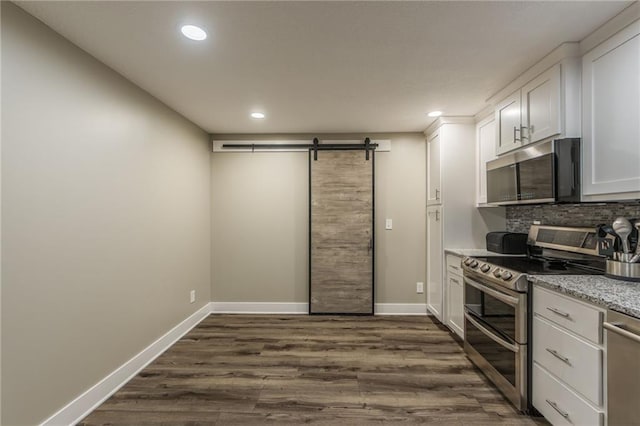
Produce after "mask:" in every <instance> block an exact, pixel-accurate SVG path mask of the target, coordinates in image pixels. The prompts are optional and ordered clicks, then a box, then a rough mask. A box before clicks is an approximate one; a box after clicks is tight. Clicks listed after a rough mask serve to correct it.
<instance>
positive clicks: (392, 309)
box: [376, 303, 427, 315]
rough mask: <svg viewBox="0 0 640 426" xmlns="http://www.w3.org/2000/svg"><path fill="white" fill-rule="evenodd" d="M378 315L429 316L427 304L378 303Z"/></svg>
mask: <svg viewBox="0 0 640 426" xmlns="http://www.w3.org/2000/svg"><path fill="white" fill-rule="evenodd" d="M376 315H427V304H426V303H376Z"/></svg>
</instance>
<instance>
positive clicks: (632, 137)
mask: <svg viewBox="0 0 640 426" xmlns="http://www.w3.org/2000/svg"><path fill="white" fill-rule="evenodd" d="M582 66H583V82H582V89H583V145H582V152H583V157H582V160H583V161H582V164H583V168H582V200H583V201H613V200H625V199H637V198H640V21H636V22H635V23H633V24H631V25H630V26H628V27H626V28H625V29H623V30H622V31H620V32H619V33H617V34H616V35H614V36H613V37H611V38H610V39H609V40H607V41H605V42H604V43H602V44H600V45H598V46H597V47H595V48H594V49H593V50H591V51H589V52H588V53H587V54H586V55H584V57H583V59H582Z"/></svg>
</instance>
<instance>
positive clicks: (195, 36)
mask: <svg viewBox="0 0 640 426" xmlns="http://www.w3.org/2000/svg"><path fill="white" fill-rule="evenodd" d="M180 31H182V34H184V36H185V37H186V38H189V39H191V40H196V41H202V40H204V39H206V38H207V33H206V32H205V31H204V30H203V29H202V28H200V27H196V26H195V25H183V26H182V28H180Z"/></svg>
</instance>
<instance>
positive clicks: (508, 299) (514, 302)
mask: <svg viewBox="0 0 640 426" xmlns="http://www.w3.org/2000/svg"><path fill="white" fill-rule="evenodd" d="M464 282H465V283H467V284H469V285H470V286H471V287H475V288H476V289H478V290H480V291H481V292H483V293H487V294H488V295H489V296H491V297H495V298H496V299H498V300H499V301H501V302H504V303H506V304H507V305H509V306H514V307H516V306H518V298H516V297H512V296H509V295H508V294H504V293H502V292H499V291H498V290H494V289H492V288H490V287H487V286H485V285H482V284H480V283H479V282H477V281H474V280H472V279H469V278H467V277H464Z"/></svg>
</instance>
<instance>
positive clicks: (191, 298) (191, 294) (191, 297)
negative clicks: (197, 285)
mask: <svg viewBox="0 0 640 426" xmlns="http://www.w3.org/2000/svg"><path fill="white" fill-rule="evenodd" d="M195 301H196V291H195V290H191V292H189V303H195Z"/></svg>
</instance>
